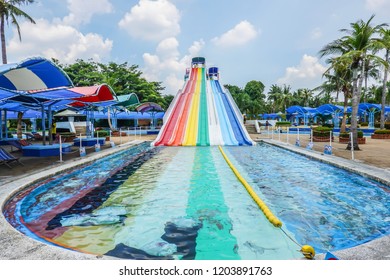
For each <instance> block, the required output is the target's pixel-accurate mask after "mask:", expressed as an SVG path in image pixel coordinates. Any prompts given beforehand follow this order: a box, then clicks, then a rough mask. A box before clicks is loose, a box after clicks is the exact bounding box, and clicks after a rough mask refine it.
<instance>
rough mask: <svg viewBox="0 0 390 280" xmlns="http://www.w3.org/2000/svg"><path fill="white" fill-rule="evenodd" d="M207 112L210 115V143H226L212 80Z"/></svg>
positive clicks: (207, 92) (208, 92) (209, 87)
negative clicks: (216, 106)
mask: <svg viewBox="0 0 390 280" xmlns="http://www.w3.org/2000/svg"><path fill="white" fill-rule="evenodd" d="M206 95H207V104H208V105H207V114H208V117H209V137H210V145H211V146H215V145H225V143H224V142H223V138H222V132H221V127H220V125H219V120H218V113H217V111H216V108H215V102H214V98H213V92H212V89H211V84H210V82H207V91H206Z"/></svg>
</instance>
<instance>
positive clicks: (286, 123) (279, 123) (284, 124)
mask: <svg viewBox="0 0 390 280" xmlns="http://www.w3.org/2000/svg"><path fill="white" fill-rule="evenodd" d="M275 126H291V123H290V122H286V121H284V122H276V123H275Z"/></svg>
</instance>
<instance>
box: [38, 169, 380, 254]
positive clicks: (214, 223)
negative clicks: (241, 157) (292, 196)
mask: <svg viewBox="0 0 390 280" xmlns="http://www.w3.org/2000/svg"><path fill="white" fill-rule="evenodd" d="M199 168H200V167H199ZM200 169H202V168H200ZM214 225H216V226H217V228H218V223H217V224H215V223H214ZM221 226H223V223H221V224H220V225H219V227H221ZM42 247H47V246H42V245H41V246H39V248H42ZM359 247H361V246H359ZM53 248H54V247H53ZM354 249H357V248H354ZM50 250H51V249H50ZM37 251H39V249H38V250H37ZM374 255H375V254H374ZM84 256H85V255H84ZM365 256H370V254H365ZM358 257H361V256H358ZM56 258H57V257H56ZM352 258H356V257H352ZM368 258H369V257H368ZM369 259H370V258H369Z"/></svg>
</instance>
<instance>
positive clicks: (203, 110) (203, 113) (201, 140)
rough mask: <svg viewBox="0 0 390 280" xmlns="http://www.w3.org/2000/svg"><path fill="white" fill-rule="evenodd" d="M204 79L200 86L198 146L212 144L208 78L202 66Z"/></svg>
mask: <svg viewBox="0 0 390 280" xmlns="http://www.w3.org/2000/svg"><path fill="white" fill-rule="evenodd" d="M201 77H202V79H201V87H200V105H199V106H200V109H199V127H198V141H197V143H196V145H197V146H210V138H209V122H208V115H207V96H206V80H205V69H204V68H202V76H201Z"/></svg>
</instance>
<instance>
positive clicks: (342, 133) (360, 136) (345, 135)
mask: <svg viewBox="0 0 390 280" xmlns="http://www.w3.org/2000/svg"><path fill="white" fill-rule="evenodd" d="M363 136H364V134H363V131H361V130H359V131H358V138H363ZM339 137H342V138H349V132H340V134H339Z"/></svg>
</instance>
